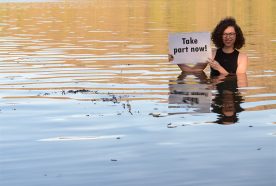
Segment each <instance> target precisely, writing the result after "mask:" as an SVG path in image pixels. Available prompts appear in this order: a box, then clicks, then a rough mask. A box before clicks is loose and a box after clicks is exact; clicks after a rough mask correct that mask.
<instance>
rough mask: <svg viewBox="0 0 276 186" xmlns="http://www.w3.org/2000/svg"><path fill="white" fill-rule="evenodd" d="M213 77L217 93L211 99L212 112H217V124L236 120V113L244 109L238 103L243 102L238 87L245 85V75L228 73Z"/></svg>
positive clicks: (230, 122)
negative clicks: (222, 76) (224, 75)
mask: <svg viewBox="0 0 276 186" xmlns="http://www.w3.org/2000/svg"><path fill="white" fill-rule="evenodd" d="M220 78H221V77H216V78H213V81H214V82H217V81H218V82H217V83H215V84H216V89H217V94H216V95H215V98H214V99H213V100H212V104H211V107H212V112H215V113H217V114H218V119H217V121H216V123H219V124H233V123H236V122H237V121H238V113H239V112H242V111H243V110H244V109H243V108H241V106H240V104H241V103H243V101H244V99H243V98H242V95H241V92H240V91H239V90H238V88H239V87H242V86H246V84H247V81H246V75H238V76H236V75H228V76H226V77H225V78H222V80H221V82H219V81H220Z"/></svg>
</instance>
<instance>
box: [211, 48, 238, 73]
mask: <svg viewBox="0 0 276 186" xmlns="http://www.w3.org/2000/svg"><path fill="white" fill-rule="evenodd" d="M238 56H239V51H237V50H236V49H235V50H234V51H233V52H232V53H224V52H223V50H222V48H219V49H217V52H216V56H215V60H216V61H217V62H218V63H219V64H220V65H221V66H222V67H223V68H224V69H225V70H226V71H227V72H228V73H230V74H236V71H237V68H238ZM219 74H220V73H219V71H217V70H215V69H213V68H211V76H218V75H219Z"/></svg>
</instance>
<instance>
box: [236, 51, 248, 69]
mask: <svg viewBox="0 0 276 186" xmlns="http://www.w3.org/2000/svg"><path fill="white" fill-rule="evenodd" d="M247 65H248V57H247V55H246V54H242V53H240V54H239V57H238V68H237V72H236V73H237V74H244V73H246V70H247Z"/></svg>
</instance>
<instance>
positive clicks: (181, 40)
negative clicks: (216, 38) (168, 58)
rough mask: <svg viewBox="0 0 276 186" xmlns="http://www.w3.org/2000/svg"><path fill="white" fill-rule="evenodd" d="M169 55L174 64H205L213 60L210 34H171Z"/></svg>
mask: <svg viewBox="0 0 276 186" xmlns="http://www.w3.org/2000/svg"><path fill="white" fill-rule="evenodd" d="M169 54H171V55H172V56H173V63H174V64H183V63H186V64H196V63H205V62H206V61H207V59H208V58H211V55H212V52H211V47H210V33H209V32H190V33H171V34H169Z"/></svg>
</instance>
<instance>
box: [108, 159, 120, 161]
mask: <svg viewBox="0 0 276 186" xmlns="http://www.w3.org/2000/svg"><path fill="white" fill-rule="evenodd" d="M110 161H118V160H116V159H110Z"/></svg>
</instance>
